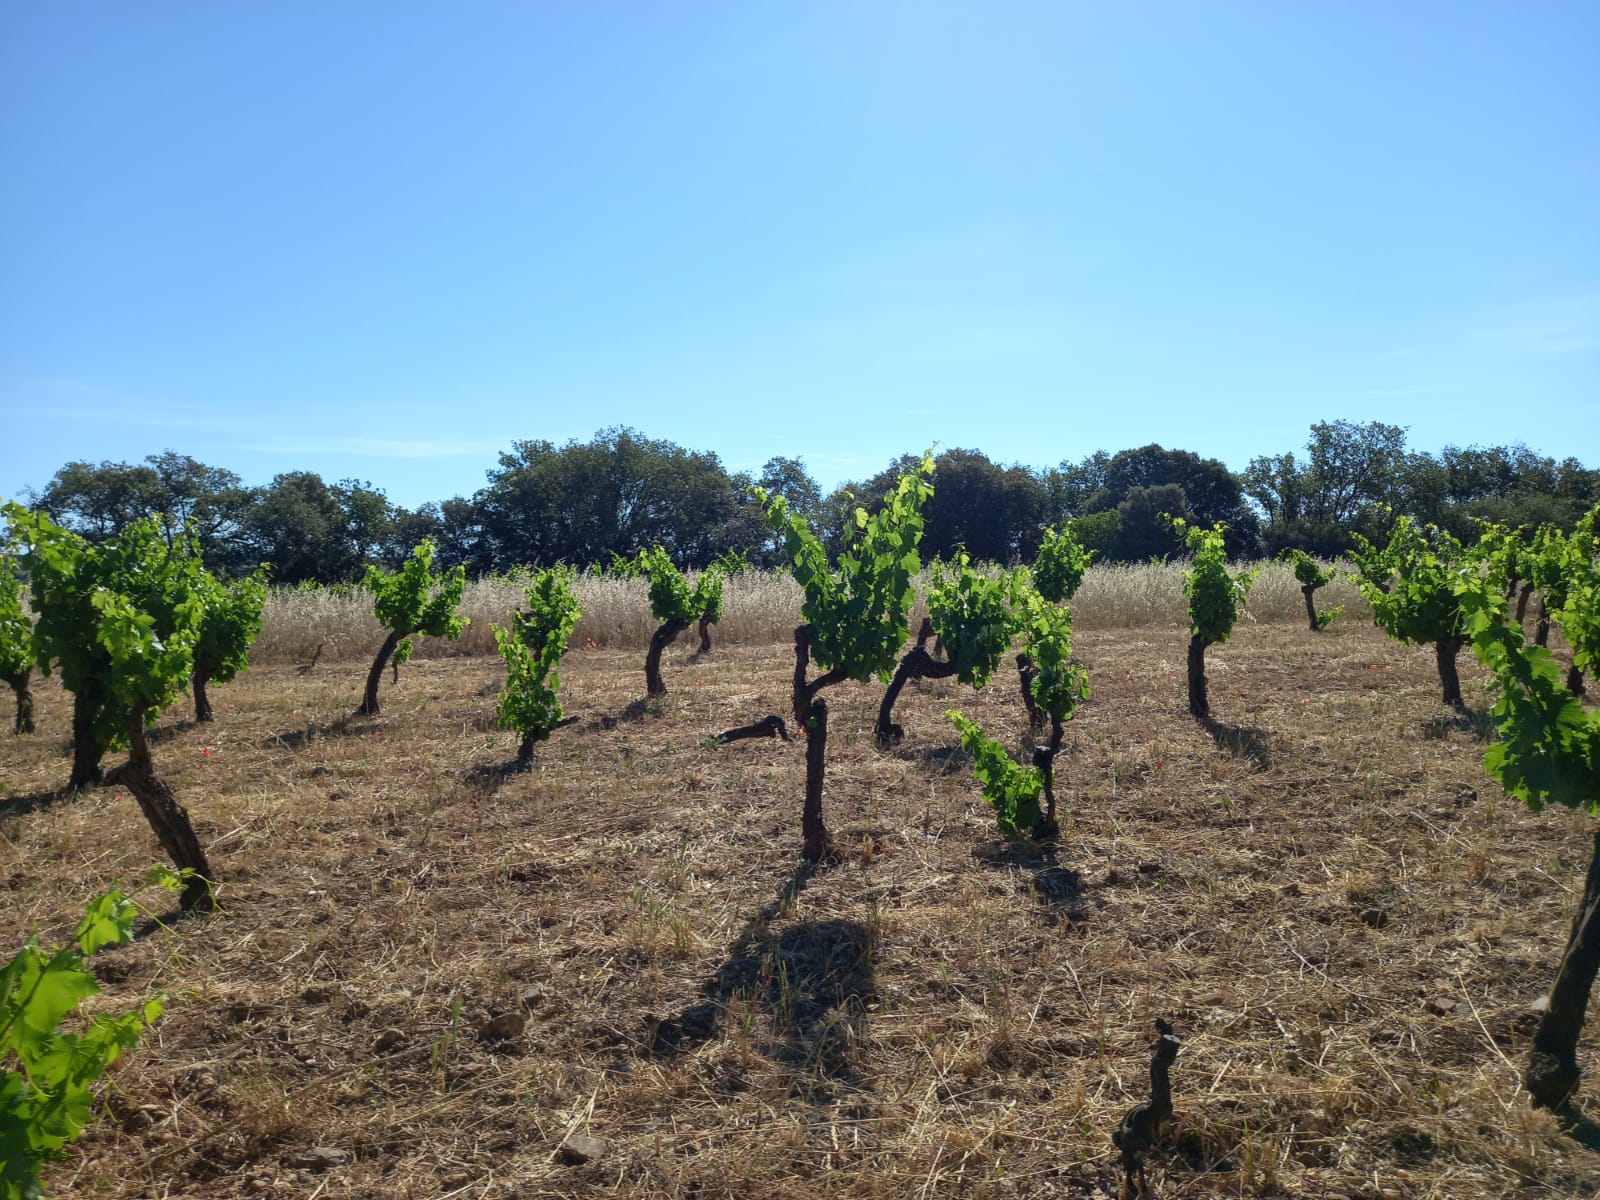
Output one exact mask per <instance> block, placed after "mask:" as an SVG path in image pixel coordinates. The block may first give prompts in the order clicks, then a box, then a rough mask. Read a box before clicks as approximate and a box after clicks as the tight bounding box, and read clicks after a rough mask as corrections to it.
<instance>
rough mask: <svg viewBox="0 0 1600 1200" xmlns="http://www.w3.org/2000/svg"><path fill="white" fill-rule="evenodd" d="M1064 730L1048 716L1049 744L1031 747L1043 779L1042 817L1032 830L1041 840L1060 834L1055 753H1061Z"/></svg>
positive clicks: (1036, 765)
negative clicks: (1057, 812) (1057, 813)
mask: <svg viewBox="0 0 1600 1200" xmlns="http://www.w3.org/2000/svg"><path fill="white" fill-rule="evenodd" d="M1064 732H1065V731H1064V730H1063V729H1062V725H1061V722H1060V721H1059V720H1057V719H1056V718H1055V717H1051V718H1050V744H1049V745H1048V746H1035V747H1034V748H1033V765H1034V766H1035V767H1037V768H1038V769H1039V775H1040V777H1041V778H1042V779H1043V780H1044V819H1043V820H1042V821H1040V822H1039V824H1038V826H1037V827H1036V828H1035V829H1034V831H1033V836H1034V837H1035V838H1036V839H1038V840H1039V841H1041V842H1045V841H1051V840H1053V839H1055V838H1058V837H1060V836H1061V823H1060V822H1059V821H1058V820H1056V755H1058V754H1060V753H1061V738H1062V734H1063V733H1064Z"/></svg>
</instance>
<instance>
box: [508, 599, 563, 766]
mask: <svg viewBox="0 0 1600 1200" xmlns="http://www.w3.org/2000/svg"><path fill="white" fill-rule="evenodd" d="M573 579H574V573H573V571H572V569H571V568H570V567H549V568H546V569H545V570H542V571H540V572H539V573H538V574H537V575H535V576H534V577H533V579H532V580H531V581H530V582H529V583H528V585H527V588H526V590H525V592H524V595H525V597H526V599H527V608H526V610H524V611H520V612H515V613H512V614H511V628H509V629H502V628H501V627H500V626H498V625H497V626H495V629H494V640H495V643H496V644H497V645H498V646H499V647H500V655H501V657H502V658H504V659H505V663H506V681H505V686H504V687H503V688H502V689H501V691H500V699H499V701H498V703H496V705H495V719H496V721H497V722H498V724H499V726H500V728H501V729H514V730H516V731H517V732H518V733H520V734H521V735H522V743H521V745H520V746H519V747H518V750H517V766H518V767H519V768H521V769H526V768H527V767H529V766H530V765H531V764H532V763H533V747H534V744H535V743H536V742H542V741H544V739H545V738H547V737H549V736H550V732H551V731H552V730H553V729H555V728H556V727H557V726H558V725H560V724H561V723H562V714H561V701H560V699H559V697H558V694H557V693H558V691H559V689H560V687H561V677H560V675H559V674H558V673H557V670H556V669H557V667H559V666H560V664H561V656H562V655H564V654H565V653H566V652H567V643H568V641H569V640H570V639H571V637H572V631H573V629H574V628H575V627H576V626H577V624H578V615H579V608H578V598H577V597H576V596H574V595H573V594H572V584H573Z"/></svg>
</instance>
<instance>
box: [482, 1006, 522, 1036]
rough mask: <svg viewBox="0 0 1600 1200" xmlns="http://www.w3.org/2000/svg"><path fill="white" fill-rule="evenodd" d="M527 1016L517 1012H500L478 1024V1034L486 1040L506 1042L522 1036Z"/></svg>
mask: <svg viewBox="0 0 1600 1200" xmlns="http://www.w3.org/2000/svg"><path fill="white" fill-rule="evenodd" d="M527 1027H528V1018H527V1017H525V1016H523V1015H522V1014H521V1013H518V1012H509V1013H501V1014H500V1015H499V1016H498V1017H491V1018H489V1020H487V1021H485V1022H484V1023H483V1024H482V1025H479V1026H478V1036H479V1037H480V1038H482V1039H483V1040H484V1041H486V1042H507V1041H510V1040H511V1039H512V1038H518V1037H521V1036H522V1031H523V1030H524V1029H526V1028H527Z"/></svg>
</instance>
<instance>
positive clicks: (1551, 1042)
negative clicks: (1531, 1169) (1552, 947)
mask: <svg viewBox="0 0 1600 1200" xmlns="http://www.w3.org/2000/svg"><path fill="white" fill-rule="evenodd" d="M1597 968H1600V833H1596V834H1595V835H1594V849H1593V851H1592V852H1591V855H1590V858H1589V874H1588V878H1587V879H1586V880H1585V882H1584V887H1583V902H1582V904H1581V905H1580V906H1579V908H1578V916H1577V918H1576V919H1575V920H1574V921H1573V922H1572V936H1571V937H1570V938H1568V940H1567V949H1566V953H1564V954H1563V955H1562V956H1561V966H1560V968H1559V969H1557V971H1556V981H1555V984H1554V986H1553V987H1551V989H1550V1007H1549V1008H1547V1009H1546V1010H1545V1014H1544V1018H1543V1019H1542V1020H1541V1021H1540V1022H1539V1028H1538V1030H1537V1031H1536V1032H1535V1033H1534V1035H1533V1053H1532V1054H1531V1055H1530V1056H1529V1059H1528V1073H1527V1075H1525V1076H1524V1077H1523V1083H1524V1084H1525V1085H1526V1086H1527V1089H1528V1092H1529V1094H1530V1095H1532V1096H1533V1102H1534V1103H1535V1104H1536V1105H1538V1106H1539V1107H1540V1108H1560V1107H1562V1106H1563V1105H1564V1104H1565V1103H1566V1102H1567V1099H1568V1097H1570V1096H1571V1095H1572V1092H1573V1090H1574V1089H1575V1088H1576V1087H1577V1086H1578V1078H1579V1076H1580V1074H1581V1071H1580V1070H1579V1067H1578V1035H1579V1034H1580V1033H1582V1032H1583V1018H1584V1014H1585V1013H1586V1012H1587V1010H1588V1008H1589V993H1590V991H1591V990H1592V989H1593V987H1594V977H1595V972H1596V969H1597Z"/></svg>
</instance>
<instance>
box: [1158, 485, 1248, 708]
mask: <svg viewBox="0 0 1600 1200" xmlns="http://www.w3.org/2000/svg"><path fill="white" fill-rule="evenodd" d="M1172 527H1173V529H1174V530H1176V531H1177V533H1178V535H1179V536H1180V537H1182V538H1183V540H1184V543H1185V544H1186V545H1187V546H1188V548H1189V554H1190V556H1191V560H1190V564H1189V568H1188V569H1187V570H1186V571H1184V573H1183V593H1184V595H1186V596H1188V597H1189V634H1190V637H1189V711H1190V712H1191V713H1193V714H1194V715H1195V716H1197V717H1200V718H1202V719H1205V718H1208V717H1210V715H1211V705H1210V702H1209V700H1208V699H1207V696H1206V647H1208V646H1214V645H1216V644H1217V643H1218V642H1225V641H1227V640H1228V638H1229V637H1230V636H1231V635H1232V634H1233V625H1234V622H1235V621H1237V620H1238V618H1239V606H1240V605H1241V604H1242V603H1243V602H1244V599H1245V597H1246V596H1248V595H1249V594H1250V585H1251V584H1252V583H1253V582H1255V572H1254V571H1239V572H1237V573H1230V572H1229V570H1228V552H1227V549H1226V547H1225V546H1224V544H1223V538H1222V535H1223V532H1224V530H1225V529H1226V526H1224V525H1222V524H1220V523H1219V524H1218V525H1216V526H1215V527H1214V528H1211V529H1207V528H1205V527H1204V526H1201V525H1191V524H1189V523H1188V522H1186V521H1184V520H1183V519H1182V518H1176V517H1175V518H1173V520H1172Z"/></svg>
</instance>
